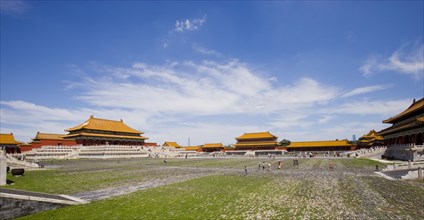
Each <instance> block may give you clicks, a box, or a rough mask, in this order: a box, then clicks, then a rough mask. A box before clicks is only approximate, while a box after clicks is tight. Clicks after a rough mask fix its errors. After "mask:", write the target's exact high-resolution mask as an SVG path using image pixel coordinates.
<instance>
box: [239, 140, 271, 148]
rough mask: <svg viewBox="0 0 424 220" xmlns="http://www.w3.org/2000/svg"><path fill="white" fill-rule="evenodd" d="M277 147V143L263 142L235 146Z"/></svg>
mask: <svg viewBox="0 0 424 220" xmlns="http://www.w3.org/2000/svg"><path fill="white" fill-rule="evenodd" d="M272 145H277V142H276V141H262V142H253V141H252V142H243V143H237V144H234V146H235V147H241V146H264V147H265V146H272Z"/></svg>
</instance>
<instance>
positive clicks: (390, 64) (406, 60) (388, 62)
mask: <svg viewBox="0 0 424 220" xmlns="http://www.w3.org/2000/svg"><path fill="white" fill-rule="evenodd" d="M423 53H424V44H421V45H414V46H412V47H411V48H406V47H402V48H400V49H399V50H397V51H395V52H393V54H392V55H391V56H390V57H388V58H379V57H376V56H371V57H369V58H368V59H367V60H366V61H365V62H364V64H363V65H362V66H361V67H360V68H359V71H361V72H362V74H363V75H364V76H367V75H369V74H372V73H375V72H382V71H396V72H400V73H403V74H408V75H411V76H413V77H414V78H416V79H419V78H421V77H423V74H424V55H423Z"/></svg>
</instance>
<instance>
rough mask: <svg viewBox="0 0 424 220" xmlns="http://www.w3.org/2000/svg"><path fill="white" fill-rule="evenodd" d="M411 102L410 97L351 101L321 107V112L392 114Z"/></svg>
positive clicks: (400, 110) (403, 108)
mask: <svg viewBox="0 0 424 220" xmlns="http://www.w3.org/2000/svg"><path fill="white" fill-rule="evenodd" d="M411 103H412V100H410V99H401V100H389V101H375V100H373V101H371V100H362V101H352V102H348V103H344V104H342V105H340V106H337V107H335V108H331V109H323V110H322V113H333V114H353V115H381V116H390V115H392V116H393V115H395V114H398V113H400V112H402V111H403V110H405V109H406V108H407V107H408V106H409V105H411Z"/></svg>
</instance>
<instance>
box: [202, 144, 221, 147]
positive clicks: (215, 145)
mask: <svg viewBox="0 0 424 220" xmlns="http://www.w3.org/2000/svg"><path fill="white" fill-rule="evenodd" d="M217 147H224V145H223V144H222V143H209V144H204V145H203V146H202V148H217Z"/></svg>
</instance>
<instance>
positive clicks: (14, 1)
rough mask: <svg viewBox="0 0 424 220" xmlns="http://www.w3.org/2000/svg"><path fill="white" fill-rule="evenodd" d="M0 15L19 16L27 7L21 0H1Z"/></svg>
mask: <svg viewBox="0 0 424 220" xmlns="http://www.w3.org/2000/svg"><path fill="white" fill-rule="evenodd" d="M0 8H1V13H5V14H11V15H20V14H23V13H25V12H26V11H27V10H28V9H29V5H28V4H27V3H25V2H24V1H21V0H1V1H0Z"/></svg>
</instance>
